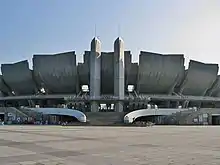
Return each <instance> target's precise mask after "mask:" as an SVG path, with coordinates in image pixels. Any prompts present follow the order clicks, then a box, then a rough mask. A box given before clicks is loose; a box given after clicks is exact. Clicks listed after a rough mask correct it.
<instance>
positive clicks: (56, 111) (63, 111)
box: [30, 108, 86, 122]
mask: <svg viewBox="0 0 220 165" xmlns="http://www.w3.org/2000/svg"><path fill="white" fill-rule="evenodd" d="M30 110H33V111H36V112H40V113H43V114H46V115H65V116H73V117H75V118H77V119H78V120H79V121H80V122H86V115H85V114H84V113H82V112H80V111H78V110H73V109H67V108H30Z"/></svg>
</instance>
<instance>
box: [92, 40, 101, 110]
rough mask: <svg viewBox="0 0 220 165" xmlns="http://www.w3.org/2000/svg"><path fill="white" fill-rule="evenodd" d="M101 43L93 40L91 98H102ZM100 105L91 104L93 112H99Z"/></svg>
mask: <svg viewBox="0 0 220 165" xmlns="http://www.w3.org/2000/svg"><path fill="white" fill-rule="evenodd" d="M100 56H101V42H100V41H99V40H98V38H96V37H95V38H93V40H92V42H91V52H90V97H92V98H94V97H99V96H100V88H101V87H100V84H101V83H100V82H101V77H100V75H101V57H100ZM98 109H99V104H98V103H97V102H96V101H92V102H91V111H92V112H97V111H98Z"/></svg>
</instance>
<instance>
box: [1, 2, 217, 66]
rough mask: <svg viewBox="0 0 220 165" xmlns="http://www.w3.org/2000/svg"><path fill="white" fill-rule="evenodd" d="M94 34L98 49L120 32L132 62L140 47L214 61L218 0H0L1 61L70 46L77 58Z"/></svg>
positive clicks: (109, 47) (108, 47)
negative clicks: (98, 41) (98, 40)
mask: <svg viewBox="0 0 220 165" xmlns="http://www.w3.org/2000/svg"><path fill="white" fill-rule="evenodd" d="M95 29H96V30H95ZM95 31H96V32H95ZM95 35H96V36H97V37H99V39H100V41H101V43H102V51H113V43H114V40H115V39H116V38H117V37H118V36H120V37H122V38H123V40H124V42H125V48H126V50H130V51H131V52H132V55H133V58H132V60H133V61H134V62H137V61H138V56H139V52H140V51H141V50H143V51H153V52H156V53H163V54H172V53H173V54H175V53H176V54H184V56H185V59H186V66H187V64H188V62H189V59H193V60H198V61H201V62H205V63H218V64H220V1H219V0H63V1H62V0H19V1H15V0H0V63H1V64H2V63H13V62H17V61H21V60H25V59H28V60H29V62H30V68H32V63H31V61H32V56H33V54H52V53H59V52H65V51H72V50H74V51H76V54H77V60H78V61H82V55H83V52H84V51H85V50H89V49H90V42H91V40H92V38H93V37H94V36H95Z"/></svg>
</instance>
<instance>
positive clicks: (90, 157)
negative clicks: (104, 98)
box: [0, 126, 220, 165]
mask: <svg viewBox="0 0 220 165" xmlns="http://www.w3.org/2000/svg"><path fill="white" fill-rule="evenodd" d="M18 164H19V165H63V164H67V165H139V164H140V165H170V164H175V165H212V164H216V165H219V164H220V127H177V126H173V127H171V126H154V127H146V128H144V127H61V126H1V127H0V165H18Z"/></svg>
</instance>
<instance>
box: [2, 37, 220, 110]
mask: <svg viewBox="0 0 220 165" xmlns="http://www.w3.org/2000/svg"><path fill="white" fill-rule="evenodd" d="M113 50H114V51H112V52H102V50H101V42H100V41H99V40H98V39H97V38H94V39H93V40H92V41H91V48H90V50H89V51H85V53H84V55H83V59H84V62H83V63H78V62H77V61H76V53H75V52H74V51H72V52H64V53H59V54H39V55H38V54H36V55H33V70H31V69H30V68H29V64H28V61H27V60H25V61H20V62H16V63H13V64H2V65H1V71H2V75H1V76H0V91H1V97H0V103H1V107H16V108H18V107H21V106H24V107H30V108H36V107H38V108H39V107H42V108H51V107H65V106H67V107H69V108H73V109H76V110H79V111H81V112H85V113H87V112H93V113H97V112H117V113H128V112H132V111H134V110H140V109H147V108H149V105H151V106H155V107H157V108H158V109H163V108H164V109H167V108H169V109H177V108H180V107H181V108H182V109H188V108H189V107H197V108H219V106H220V104H219V102H220V97H219V96H220V79H219V76H218V75H217V74H218V69H219V67H218V64H206V63H202V62H199V61H193V60H190V62H189V67H188V69H187V70H186V69H185V66H184V55H183V54H158V53H153V52H146V51H140V54H139V63H133V62H132V60H131V58H132V54H131V51H127V50H124V41H123V40H122V39H121V38H117V39H116V40H115V42H114V46H113Z"/></svg>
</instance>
